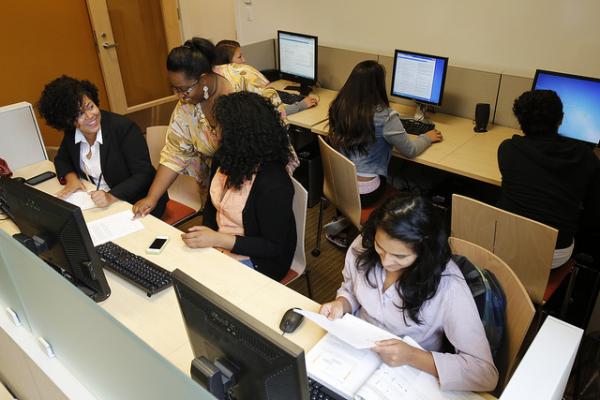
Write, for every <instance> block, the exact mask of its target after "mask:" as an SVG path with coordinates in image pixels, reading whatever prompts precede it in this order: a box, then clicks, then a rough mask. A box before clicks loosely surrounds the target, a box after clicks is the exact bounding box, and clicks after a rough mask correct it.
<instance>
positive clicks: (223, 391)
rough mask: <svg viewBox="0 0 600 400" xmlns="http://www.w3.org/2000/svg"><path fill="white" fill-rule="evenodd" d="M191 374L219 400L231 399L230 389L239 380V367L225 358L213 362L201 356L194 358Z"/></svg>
mask: <svg viewBox="0 0 600 400" xmlns="http://www.w3.org/2000/svg"><path fill="white" fill-rule="evenodd" d="M190 374H191V376H192V379H193V380H195V381H196V382H197V383H199V384H200V385H201V386H202V387H204V388H205V389H206V390H208V391H209V392H210V394H212V395H213V396H215V397H216V398H217V399H218V400H230V399H231V396H230V391H231V389H232V388H233V387H234V386H235V385H236V384H237V382H238V375H239V369H238V368H237V366H236V365H235V364H233V363H231V362H230V361H229V360H227V359H225V358H218V359H216V360H215V362H214V363H213V362H211V361H209V360H208V358H206V357H204V356H200V357H198V358H194V359H193V360H192V365H191V367H190Z"/></svg>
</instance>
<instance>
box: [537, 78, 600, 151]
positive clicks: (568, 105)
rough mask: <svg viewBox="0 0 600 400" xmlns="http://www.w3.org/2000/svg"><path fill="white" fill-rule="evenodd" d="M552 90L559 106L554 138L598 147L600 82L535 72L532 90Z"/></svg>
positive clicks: (599, 80)
mask: <svg viewBox="0 0 600 400" xmlns="http://www.w3.org/2000/svg"><path fill="white" fill-rule="evenodd" d="M538 89H546V90H554V91H555V92H556V93H557V94H558V96H559V97H560V99H561V100H562V103H563V112H564V117H563V121H562V124H561V125H560V127H559V129H558V134H559V135H561V136H564V137H568V138H571V139H575V140H579V141H582V142H586V143H590V144H593V145H594V146H596V145H598V144H599V143H600V79H596V78H589V77H585V76H578V75H569V74H563V73H561V72H551V71H543V70H540V69H538V70H536V71H535V78H534V79H533V90H538Z"/></svg>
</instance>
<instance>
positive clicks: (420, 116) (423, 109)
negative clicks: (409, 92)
mask: <svg viewBox="0 0 600 400" xmlns="http://www.w3.org/2000/svg"><path fill="white" fill-rule="evenodd" d="M427 107H429V106H428V105H427V104H423V103H417V109H416V110H415V116H414V117H413V118H414V120H415V121H419V122H423V123H426V124H432V123H433V122H431V120H430V119H429V118H427Z"/></svg>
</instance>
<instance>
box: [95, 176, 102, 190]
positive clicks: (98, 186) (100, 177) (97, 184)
mask: <svg viewBox="0 0 600 400" xmlns="http://www.w3.org/2000/svg"><path fill="white" fill-rule="evenodd" d="M101 181H102V172H100V176H99V177H98V182H96V191H98V190H100V182H101Z"/></svg>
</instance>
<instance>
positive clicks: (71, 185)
mask: <svg viewBox="0 0 600 400" xmlns="http://www.w3.org/2000/svg"><path fill="white" fill-rule="evenodd" d="M65 180H66V181H67V183H66V184H65V187H64V188H62V190H60V191H58V192H57V193H56V195H57V196H58V197H60V198H61V199H64V198H65V197H69V195H70V194H71V193H74V192H77V191H79V190H85V185H84V184H83V182H81V180H80V179H79V177H78V176H77V174H75V173H74V172H70V173H68V174H67V175H66V176H65Z"/></svg>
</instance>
